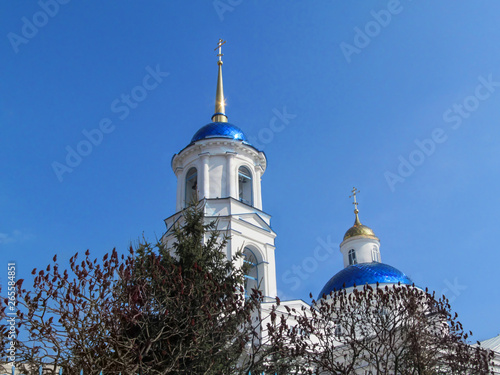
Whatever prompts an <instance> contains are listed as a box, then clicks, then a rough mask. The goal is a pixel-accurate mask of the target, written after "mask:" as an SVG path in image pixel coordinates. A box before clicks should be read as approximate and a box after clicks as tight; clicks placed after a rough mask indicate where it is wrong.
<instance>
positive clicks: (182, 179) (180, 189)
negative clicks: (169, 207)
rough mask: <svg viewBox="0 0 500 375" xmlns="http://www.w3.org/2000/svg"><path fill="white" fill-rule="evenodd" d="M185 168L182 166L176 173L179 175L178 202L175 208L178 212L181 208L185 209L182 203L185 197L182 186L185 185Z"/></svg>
mask: <svg viewBox="0 0 500 375" xmlns="http://www.w3.org/2000/svg"><path fill="white" fill-rule="evenodd" d="M182 171H183V169H182V168H178V169H177V170H176V171H175V174H176V175H177V203H176V207H175V210H176V211H177V212H179V211H180V210H182V209H183V204H182V201H183V199H184V197H183V193H182V188H183V186H184V180H185V179H184V178H183V177H184V173H182Z"/></svg>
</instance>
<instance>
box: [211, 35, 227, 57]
mask: <svg viewBox="0 0 500 375" xmlns="http://www.w3.org/2000/svg"><path fill="white" fill-rule="evenodd" d="M223 44H226V41H225V40H222V39H219V43H217V47H215V49H214V51H217V48H218V49H219V54H218V55H217V56H219V61H221V59H222V56H224V55H223V54H222V45H223Z"/></svg>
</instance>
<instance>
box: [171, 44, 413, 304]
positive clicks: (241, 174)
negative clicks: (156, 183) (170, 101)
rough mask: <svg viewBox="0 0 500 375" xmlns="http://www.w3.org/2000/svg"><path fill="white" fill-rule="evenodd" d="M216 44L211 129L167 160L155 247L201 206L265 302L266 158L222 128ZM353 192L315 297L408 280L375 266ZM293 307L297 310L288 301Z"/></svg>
mask: <svg viewBox="0 0 500 375" xmlns="http://www.w3.org/2000/svg"><path fill="white" fill-rule="evenodd" d="M224 43H225V42H223V41H222V40H220V41H219V45H218V48H219V54H218V58H219V59H218V61H217V64H218V76H217V89H216V96H215V112H214V114H213V115H212V118H211V122H210V123H209V124H207V125H205V126H202V127H201V128H200V129H199V130H198V131H197V132H196V133H195V134H194V135H193V137H192V138H191V141H190V142H189V144H188V145H187V146H186V147H184V148H183V149H182V150H180V151H179V152H178V153H177V154H175V155H174V156H173V157H172V161H171V166H172V170H173V172H174V174H175V176H176V177H177V198H176V211H177V212H176V213H175V214H174V215H172V216H170V217H168V218H167V219H166V220H165V225H166V227H167V230H166V233H165V234H164V236H163V241H164V242H168V241H169V240H170V239H171V235H172V228H173V227H174V225H175V224H176V223H177V221H178V220H179V218H180V217H181V215H182V210H183V209H184V208H185V207H187V206H188V205H189V204H190V203H191V202H193V201H201V200H203V201H204V202H205V206H204V207H205V208H204V210H205V215H206V218H207V220H209V221H212V220H216V219H217V220H218V222H219V230H220V231H223V232H226V233H228V235H230V240H229V241H228V245H227V256H228V258H231V257H232V256H234V255H235V254H236V252H238V251H240V250H241V251H242V252H243V255H244V260H243V261H244V262H245V263H247V264H248V265H249V266H250V267H249V271H248V272H247V275H246V285H245V290H251V289H253V288H256V287H258V288H259V289H260V290H261V292H262V293H263V295H264V297H265V302H273V301H275V297H276V295H277V285H276V284H277V283H276V259H275V249H276V247H275V243H274V240H275V238H276V233H275V232H274V231H273V229H272V226H271V215H270V214H268V213H266V212H265V211H264V208H263V206H262V194H263V192H262V188H261V179H262V177H263V174H264V172H265V171H266V166H267V158H266V155H265V154H264V152H263V151H261V150H259V149H257V148H256V147H255V146H253V145H252V144H251V143H250V142H249V140H248V138H247V137H246V136H245V134H244V132H243V130H242V129H240V128H239V127H238V126H236V125H234V124H232V123H230V122H228V116H227V115H226V110H225V100H224V87H223V80H222V65H223V62H222V56H223V55H222V53H221V49H222V45H223V44H224ZM358 192H359V191H358V190H357V189H353V191H352V196H351V197H352V198H353V199H354V202H353V204H354V206H355V210H354V214H355V220H354V225H353V226H352V227H351V228H349V229H348V230H347V232H346V233H345V235H344V238H343V241H342V243H341V244H340V251H341V253H342V256H343V261H344V269H342V270H341V271H340V272H338V273H337V274H335V275H334V276H333V277H332V278H331V279H330V280H329V281H328V282H327V283H326V284H325V286H324V287H323V289H322V290H321V291H318V293H319V294H318V298H321V296H322V295H323V294H325V295H328V294H329V293H330V292H331V291H333V290H340V289H341V288H353V287H354V285H364V284H376V283H377V282H378V283H379V284H398V283H401V284H408V285H411V284H412V281H411V280H410V278H408V277H407V276H406V275H405V274H404V273H403V272H401V271H399V270H398V269H396V268H394V267H392V266H390V265H387V264H384V263H382V257H381V252H380V240H379V238H378V237H377V236H376V235H375V233H374V231H373V230H372V229H370V228H369V227H368V226H366V225H363V224H361V222H360V219H359V210H358V207H357V206H358V202H357V200H356V194H357V193H358ZM293 303H304V302H301V301H298V300H297V301H293Z"/></svg>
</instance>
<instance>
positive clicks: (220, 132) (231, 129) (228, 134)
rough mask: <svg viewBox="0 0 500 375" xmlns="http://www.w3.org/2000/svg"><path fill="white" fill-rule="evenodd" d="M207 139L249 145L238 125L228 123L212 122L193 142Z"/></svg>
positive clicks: (196, 134) (194, 137)
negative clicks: (221, 139)
mask: <svg viewBox="0 0 500 375" xmlns="http://www.w3.org/2000/svg"><path fill="white" fill-rule="evenodd" d="M207 138H228V139H234V140H237V141H243V142H245V143H247V144H249V143H248V140H247V137H246V136H245V134H244V133H243V131H242V130H241V129H240V128H238V127H237V126H236V125H233V124H230V123H228V122H211V123H210V124H208V125H205V126H204V127H202V128H201V129H200V130H198V131H197V132H196V133H195V135H194V136H193V138H192V139H191V142H196V141H199V140H202V139H207Z"/></svg>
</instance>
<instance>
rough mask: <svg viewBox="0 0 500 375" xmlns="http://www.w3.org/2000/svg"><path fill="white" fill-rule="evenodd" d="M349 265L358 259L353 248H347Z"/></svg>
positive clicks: (355, 262)
mask: <svg viewBox="0 0 500 375" xmlns="http://www.w3.org/2000/svg"><path fill="white" fill-rule="evenodd" d="M348 254H349V265H350V266H351V265H353V264H357V263H358V261H357V260H356V251H355V250H354V249H351V250H349V253H348Z"/></svg>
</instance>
